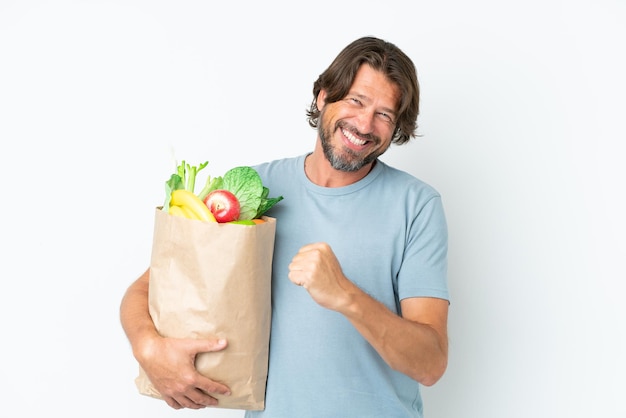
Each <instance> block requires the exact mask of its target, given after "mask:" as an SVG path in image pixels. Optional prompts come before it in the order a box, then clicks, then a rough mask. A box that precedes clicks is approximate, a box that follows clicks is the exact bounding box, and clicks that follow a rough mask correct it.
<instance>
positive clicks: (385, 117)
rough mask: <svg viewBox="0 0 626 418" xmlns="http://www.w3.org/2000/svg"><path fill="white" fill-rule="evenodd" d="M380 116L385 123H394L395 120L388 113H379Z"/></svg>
mask: <svg viewBox="0 0 626 418" xmlns="http://www.w3.org/2000/svg"><path fill="white" fill-rule="evenodd" d="M378 116H380V117H381V118H382V119H383V120H384V121H385V122H389V123H393V118H392V117H391V115H390V114H388V113H385V112H378Z"/></svg>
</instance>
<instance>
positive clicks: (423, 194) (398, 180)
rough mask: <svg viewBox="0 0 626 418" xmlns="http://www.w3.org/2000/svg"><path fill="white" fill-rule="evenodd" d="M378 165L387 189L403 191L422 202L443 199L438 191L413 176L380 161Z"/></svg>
mask: <svg viewBox="0 0 626 418" xmlns="http://www.w3.org/2000/svg"><path fill="white" fill-rule="evenodd" d="M377 164H378V165H379V166H380V178H381V182H382V183H383V184H384V187H385V188H390V189H392V190H393V191H394V192H400V191H402V192H404V193H403V194H405V195H407V196H413V197H419V198H420V200H430V199H433V198H441V195H440V193H439V191H438V190H437V189H435V188H434V187H433V186H432V185H430V184H428V183H426V182H425V181H423V180H421V179H419V178H417V177H416V176H414V175H413V174H411V173H409V172H407V171H404V170H401V169H399V168H397V167H393V166H390V165H389V164H387V163H385V162H383V161H380V160H379V161H378V163H377Z"/></svg>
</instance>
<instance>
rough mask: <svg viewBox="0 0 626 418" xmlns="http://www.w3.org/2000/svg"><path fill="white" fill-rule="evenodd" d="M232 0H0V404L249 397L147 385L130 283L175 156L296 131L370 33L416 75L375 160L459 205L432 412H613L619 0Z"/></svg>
mask: <svg viewBox="0 0 626 418" xmlns="http://www.w3.org/2000/svg"><path fill="white" fill-rule="evenodd" d="M225 3H226V2H219V3H216V2H205V1H185V2H170V1H138V0H127V1H121V0H110V1H104V0H102V1H97V0H94V1H78V0H76V1H68V0H60V1H55V2H44V1H12V0H8V1H7V0H3V1H2V2H1V3H0V138H1V140H2V147H1V149H0V174H1V175H2V180H3V190H2V194H1V196H2V198H1V199H2V204H1V205H0V227H1V235H0V242H1V244H2V252H1V257H2V264H1V266H2V281H1V285H0V286H1V289H2V290H1V291H0V326H1V327H0V329H1V330H2V334H3V337H2V341H3V342H2V344H0V358H1V359H2V369H1V373H0V385H1V387H0V399H2V405H3V406H2V410H3V412H2V413H1V415H2V416H8V417H21V416H44V415H46V416H47V415H49V414H50V413H60V414H64V415H65V414H68V415H72V416H74V415H75V416H89V417H111V416H120V417H151V418H155V417H161V418H165V417H174V416H176V417H182V416H185V417H191V416H195V417H198V416H210V417H221V418H225V417H241V416H242V413H241V411H230V410H220V409H217V410H213V411H206V410H205V411H188V410H187V411H174V410H172V409H170V408H168V407H167V406H166V405H165V404H164V403H162V402H160V401H157V400H154V399H151V398H147V397H144V396H141V395H139V394H138V393H137V392H136V389H135V386H134V383H133V379H134V378H135V376H136V372H137V368H136V367H137V366H136V363H135V362H134V359H133V358H132V355H131V352H130V348H129V346H128V344H127V341H126V339H125V337H124V335H123V333H122V330H121V327H120V326H119V321H118V307H119V302H120V299H121V297H122V294H123V292H124V290H125V289H126V287H127V286H128V284H129V283H130V282H131V281H132V280H134V279H135V278H136V277H137V276H138V275H139V274H140V273H141V272H142V271H143V269H144V268H145V267H146V266H147V264H148V261H149V256H150V248H151V239H152V226H153V210H154V207H155V206H156V205H158V204H160V203H161V202H162V199H163V197H164V192H163V182H164V180H165V179H166V178H167V177H168V176H169V174H170V172H171V170H172V168H173V167H172V158H177V159H187V160H188V161H195V162H201V161H204V160H209V166H208V167H207V169H205V170H206V172H207V173H211V174H214V175H220V174H222V173H223V172H224V171H225V170H227V169H228V168H230V167H233V166H235V165H243V164H254V163H257V162H261V161H265V160H268V159H273V158H279V157H284V156H292V155H297V154H300V153H303V152H306V151H308V150H310V149H311V148H312V147H313V144H314V138H315V135H314V132H313V131H312V130H311V129H310V128H309V127H308V125H307V123H306V120H305V108H306V107H307V106H308V104H309V102H310V100H311V98H312V97H311V88H312V83H313V81H314V80H315V78H316V77H317V75H318V74H319V73H320V72H321V71H323V70H324V69H325V67H326V66H327V65H328V64H329V63H330V61H331V59H332V58H334V56H335V55H336V54H337V53H338V52H339V50H340V49H341V48H342V47H343V46H345V45H346V44H347V43H348V42H350V41H352V40H353V39H355V38H357V37H360V36H363V35H376V36H379V37H382V38H385V39H387V40H390V41H392V42H394V43H396V44H397V45H398V46H400V47H401V48H403V49H404V50H405V51H406V52H407V53H408V54H409V55H410V56H411V57H412V58H413V59H414V61H415V63H416V65H417V68H418V73H419V78H420V83H421V86H422V112H421V117H420V121H419V123H420V133H421V134H422V137H421V138H419V139H418V140H416V141H414V143H412V144H410V145H407V146H403V147H398V148H392V149H391V150H390V151H389V152H388V154H386V155H385V157H384V159H385V160H386V161H388V162H390V163H392V164H394V165H396V166H398V167H400V168H402V169H405V170H407V171H409V172H411V173H413V174H415V175H416V176H418V177H420V178H422V179H423V180H425V181H427V182H429V183H430V184H432V185H433V186H434V187H436V188H437V189H438V190H439V191H440V192H441V193H442V195H443V198H444V203H445V205H446V212H447V216H448V219H449V228H450V289H451V293H452V304H451V311H450V363H449V368H448V371H447V373H446V375H445V376H444V377H443V378H442V380H441V381H440V382H439V383H438V384H437V385H435V386H434V387H431V388H425V389H424V397H425V409H426V417H427V418H466V417H480V418H504V417H506V418H517V417H527V416H533V417H550V418H552V417H565V416H567V417H588V416H596V417H623V416H626V406H624V403H623V402H622V401H621V399H623V393H622V392H623V390H624V389H625V386H624V383H623V382H624V380H623V375H624V373H625V372H626V364H625V361H624V352H625V351H626V346H625V335H624V333H625V332H624V325H623V321H624V318H625V314H626V309H625V308H624V303H623V302H622V299H623V297H622V293H623V281H624V279H625V278H626V274H625V269H624V267H623V263H624V259H625V258H626V257H625V255H626V247H625V245H624V233H625V232H626V228H625V221H624V213H626V207H625V204H624V199H623V197H624V179H626V172H625V170H624V168H623V159H624V158H623V157H624V152H623V149H622V142H623V141H624V139H626V135H625V131H626V130H625V128H624V123H623V120H624V114H626V107H625V106H624V97H626V86H625V82H624V74H626V67H625V65H624V63H623V60H622V59H621V56H623V44H624V39H626V30H625V27H624V22H625V21H626V6H625V5H624V3H623V2H621V1H618V0H615V1H609V0H599V1H598V0H596V1H570V2H561V1H550V0H547V1H525V2H501V1H488V0H478V1H474V2H464V1H441V2H423V1H416V2H405V1H391V0H390V1H384V2H379V1H376V2H374V1H368V0H360V1H345V2H339V1H320V2H311V3H308V4H305V3H295V2H286V1H285V2H273V1H268V2H253V1H243V2H241V1H240V2H230V3H228V4H225ZM384 203H385V204H393V202H384ZM364 227H366V226H364ZM302 378H303V379H306V376H302ZM5 411H6V413H5Z"/></svg>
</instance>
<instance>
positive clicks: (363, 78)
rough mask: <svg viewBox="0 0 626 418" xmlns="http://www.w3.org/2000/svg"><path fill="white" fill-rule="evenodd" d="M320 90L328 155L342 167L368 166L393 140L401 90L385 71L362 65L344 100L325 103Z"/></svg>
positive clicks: (350, 169) (321, 131)
mask: <svg viewBox="0 0 626 418" xmlns="http://www.w3.org/2000/svg"><path fill="white" fill-rule="evenodd" d="M325 97H326V93H325V91H324V90H322V91H320V93H319V95H318V97H317V106H318V108H319V109H320V110H321V113H320V124H319V127H318V135H319V139H320V142H321V145H322V149H323V150H324V155H325V156H326V159H328V161H329V162H330V164H331V166H332V167H333V168H334V169H336V170H339V171H346V172H354V171H358V170H360V169H361V168H363V167H365V166H368V165H370V164H372V163H373V162H374V160H376V158H378V157H379V156H380V155H382V154H383V153H384V152H385V151H386V150H387V149H388V148H389V145H390V144H391V139H392V137H393V133H394V129H395V126H396V118H397V115H396V109H397V106H398V100H399V97H400V92H399V90H398V87H397V86H396V85H395V84H393V83H391V82H390V81H389V80H388V79H387V78H386V77H385V75H384V74H383V73H381V72H379V71H376V70H374V69H373V68H372V67H370V66H369V65H367V64H365V65H362V66H361V68H359V70H358V71H357V74H356V76H355V78H354V82H353V83H352V87H351V88H350V91H349V92H348V94H347V95H346V97H344V98H343V99H342V100H339V101H337V102H334V103H325V101H324V99H325Z"/></svg>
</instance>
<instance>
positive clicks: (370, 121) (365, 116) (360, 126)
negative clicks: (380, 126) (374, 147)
mask: <svg viewBox="0 0 626 418" xmlns="http://www.w3.org/2000/svg"><path fill="white" fill-rule="evenodd" d="M375 116H376V113H375V112H374V111H373V110H371V109H361V111H360V112H359V114H358V115H357V117H356V128H357V130H358V131H359V133H361V134H371V133H372V132H374V120H375Z"/></svg>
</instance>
